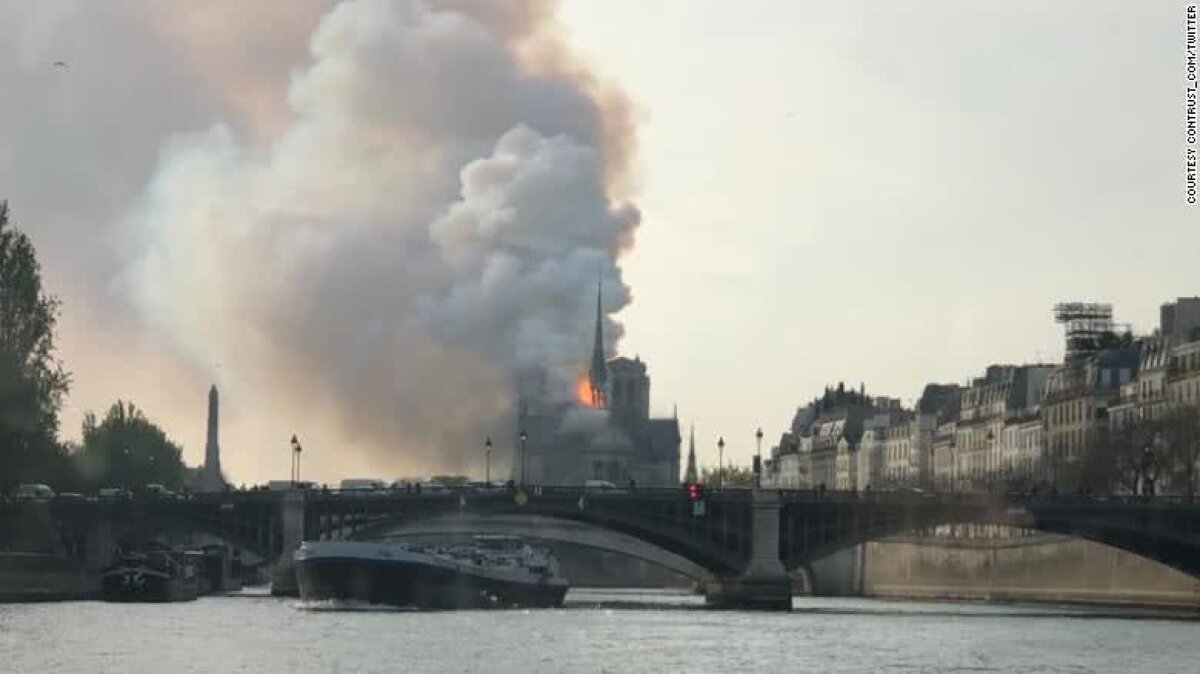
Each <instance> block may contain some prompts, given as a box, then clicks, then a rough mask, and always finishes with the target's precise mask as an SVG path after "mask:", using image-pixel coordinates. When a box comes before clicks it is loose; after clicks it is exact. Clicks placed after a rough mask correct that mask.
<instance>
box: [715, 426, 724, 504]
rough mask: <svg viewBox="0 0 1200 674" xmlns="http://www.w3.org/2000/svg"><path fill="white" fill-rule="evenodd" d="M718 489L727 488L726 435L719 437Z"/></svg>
mask: <svg viewBox="0 0 1200 674" xmlns="http://www.w3.org/2000/svg"><path fill="white" fill-rule="evenodd" d="M717 489H720V490H721V491H724V490H725V436H721V437H719V438H717Z"/></svg>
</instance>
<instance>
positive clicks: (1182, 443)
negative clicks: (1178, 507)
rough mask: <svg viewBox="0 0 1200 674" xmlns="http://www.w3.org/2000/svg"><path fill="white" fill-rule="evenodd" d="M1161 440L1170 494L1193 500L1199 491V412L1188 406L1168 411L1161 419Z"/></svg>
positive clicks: (1199, 410)
mask: <svg viewBox="0 0 1200 674" xmlns="http://www.w3.org/2000/svg"><path fill="white" fill-rule="evenodd" d="M1161 437H1162V440H1163V444H1164V446H1165V450H1166V456H1165V457H1163V458H1164V459H1165V463H1164V467H1165V469H1166V474H1167V478H1168V479H1169V480H1170V483H1171V488H1172V491H1176V492H1181V493H1184V494H1187V495H1188V496H1195V495H1196V490H1197V487H1200V485H1198V484H1197V482H1198V480H1200V409H1198V408H1196V407H1194V406H1191V405H1180V406H1177V407H1174V408H1173V409H1171V410H1170V411H1169V412H1168V413H1167V415H1166V417H1165V418H1164V419H1163V422H1162V430H1161Z"/></svg>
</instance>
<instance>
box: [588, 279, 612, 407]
mask: <svg viewBox="0 0 1200 674" xmlns="http://www.w3.org/2000/svg"><path fill="white" fill-rule="evenodd" d="M601 291H602V286H601V281H600V280H599V279H597V280H596V341H595V344H593V346H592V367H591V369H590V370H588V383H589V385H590V386H591V387H592V400H593V401H595V403H596V405H597V406H598V407H607V402H608V401H607V396H606V395H605V388H606V386H607V384H608V366H607V365H606V364H605V358H604V327H603V321H604V315H603V313H601V309H600V297H601Z"/></svg>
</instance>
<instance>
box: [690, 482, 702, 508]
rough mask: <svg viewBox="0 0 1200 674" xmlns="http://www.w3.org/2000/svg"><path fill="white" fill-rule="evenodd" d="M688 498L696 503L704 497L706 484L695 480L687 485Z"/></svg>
mask: <svg viewBox="0 0 1200 674" xmlns="http://www.w3.org/2000/svg"><path fill="white" fill-rule="evenodd" d="M687 495H688V500H689V501H692V502H693V503H695V502H696V501H700V500H702V499H703V498H704V485H702V484H698V483H695V482H693V483H692V484H689V485H688V486H687Z"/></svg>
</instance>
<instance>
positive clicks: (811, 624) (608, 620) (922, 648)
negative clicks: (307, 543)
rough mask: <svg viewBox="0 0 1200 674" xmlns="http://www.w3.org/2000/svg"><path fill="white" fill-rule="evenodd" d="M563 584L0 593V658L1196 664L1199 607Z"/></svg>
mask: <svg viewBox="0 0 1200 674" xmlns="http://www.w3.org/2000/svg"><path fill="white" fill-rule="evenodd" d="M700 604H701V602H700V601H699V599H698V598H696V597H693V596H690V595H685V594H673V593H660V592H628V591H627V592H598V591H580V590H572V592H571V594H570V595H568V599H567V607H565V608H563V609H559V610H529V611H524V610H512V611H461V612H439V613H422V612H415V611H391V610H375V609H363V608H356V607H342V606H330V605H316V606H308V605H303V604H300V603H299V602H297V601H295V600H286V599H274V598H270V597H266V596H261V595H257V596H256V595H254V594H249V595H247V596H236V597H207V598H204V599H201V600H199V601H195V602H190V603H183V604H166V605H115V604H104V603H100V602H69V603H58V604H24V605H0V672H6V673H7V672H16V673H24V672H38V673H42V672H90V673H104V672H121V673H122V674H143V673H146V674H149V673H151V672H153V673H161V672H169V673H170V674H184V673H187V672H203V673H205V674H213V673H216V672H256V673H264V674H271V673H275V672H279V673H283V672H287V673H289V674H291V673H298V672H397V671H406V672H441V671H447V672H476V671H478V672H560V671H563V672H566V671H569V672H662V671H669V670H670V669H673V668H683V669H678V670H677V671H681V672H688V674H692V673H694V672H710V671H778V672H785V671H789V672H790V671H812V672H960V671H976V672H989V671H995V672H1122V673H1124V672H1195V671H1200V670H1198V669H1197V667H1198V665H1197V662H1200V638H1198V637H1200V623H1198V622H1196V621H1193V620H1187V619H1163V618H1162V616H1158V615H1152V614H1147V613H1143V612H1128V611H1100V610H1084V609H1068V608H1063V609H1059V608H1044V607H1037V608H1029V607H1011V606H989V605H963V604H933V603H912V602H883V601H872V600H832V599H806V598H798V599H797V600H796V604H795V608H796V611H795V612H793V613H791V614H758V613H740V612H714V611H705V610H702V609H700V608H699V606H700Z"/></svg>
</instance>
